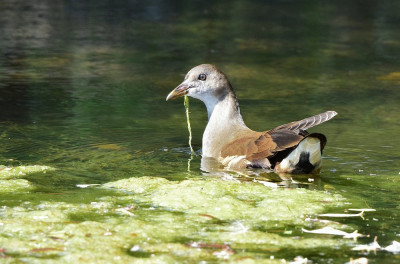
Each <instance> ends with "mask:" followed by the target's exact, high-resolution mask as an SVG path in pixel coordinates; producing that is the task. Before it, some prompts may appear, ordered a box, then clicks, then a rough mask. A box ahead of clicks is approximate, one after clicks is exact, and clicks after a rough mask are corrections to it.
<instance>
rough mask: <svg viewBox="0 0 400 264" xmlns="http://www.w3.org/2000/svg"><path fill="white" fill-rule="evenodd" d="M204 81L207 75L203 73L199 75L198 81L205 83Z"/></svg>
mask: <svg viewBox="0 0 400 264" xmlns="http://www.w3.org/2000/svg"><path fill="white" fill-rule="evenodd" d="M206 79H207V75H205V74H204V73H201V74H199V80H200V81H205V80H206Z"/></svg>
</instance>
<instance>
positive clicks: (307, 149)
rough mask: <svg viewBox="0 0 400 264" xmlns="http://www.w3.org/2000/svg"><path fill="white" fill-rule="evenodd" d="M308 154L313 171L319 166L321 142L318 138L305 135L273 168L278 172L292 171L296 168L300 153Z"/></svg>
mask: <svg viewBox="0 0 400 264" xmlns="http://www.w3.org/2000/svg"><path fill="white" fill-rule="evenodd" d="M302 153H304V154H307V153H308V154H309V160H308V161H309V162H310V164H311V165H313V166H314V171H315V170H318V169H319V168H320V167H321V159H322V155H321V142H320V140H319V139H318V138H315V137H307V138H305V139H304V140H303V141H301V142H300V144H299V145H298V146H297V148H295V149H294V150H293V151H292V152H291V153H290V154H289V155H288V156H287V157H286V158H284V159H283V160H282V162H281V163H280V164H279V165H278V166H277V168H275V170H276V171H278V172H289V173H290V172H293V171H294V170H295V169H297V167H296V165H298V163H299V161H300V156H301V154H302Z"/></svg>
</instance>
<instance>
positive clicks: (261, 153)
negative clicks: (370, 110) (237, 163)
mask: <svg viewBox="0 0 400 264" xmlns="http://www.w3.org/2000/svg"><path fill="white" fill-rule="evenodd" d="M336 114H337V113H336V112H334V111H327V112H325V113H321V114H318V115H315V116H312V117H308V118H305V119H302V120H300V121H295V122H291V123H288V124H285V125H281V126H278V127H276V128H274V129H272V130H269V131H266V132H255V131H252V132H251V133H248V134H246V135H245V136H244V137H241V138H239V139H236V140H234V141H231V142H229V143H228V144H227V145H225V146H224V148H223V149H222V151H221V157H222V158H225V157H228V156H245V157H246V159H247V160H248V161H250V162H256V161H259V160H263V159H265V158H268V159H269V161H270V162H271V165H272V167H274V166H275V164H276V163H277V162H280V161H281V160H282V159H284V158H285V157H286V156H287V155H288V154H289V153H290V152H291V151H292V149H294V148H295V147H296V146H297V145H298V144H299V143H300V142H301V141H302V140H303V139H304V138H306V137H308V136H312V137H317V138H319V139H320V141H321V151H322V150H323V148H324V146H325V144H326V137H325V136H324V135H322V134H318V133H313V134H309V133H308V132H307V131H305V129H308V128H310V127H313V126H316V125H319V124H321V123H323V122H325V121H328V120H329V119H331V118H332V117H334V116H335V115H336Z"/></svg>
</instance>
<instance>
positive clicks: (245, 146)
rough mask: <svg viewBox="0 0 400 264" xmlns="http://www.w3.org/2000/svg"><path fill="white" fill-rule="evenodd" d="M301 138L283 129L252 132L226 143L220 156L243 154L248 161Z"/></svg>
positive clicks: (261, 157)
mask: <svg viewBox="0 0 400 264" xmlns="http://www.w3.org/2000/svg"><path fill="white" fill-rule="evenodd" d="M303 138H304V136H302V135H299V134H297V133H295V132H293V131H290V130H284V129H282V130H279V131H275V132H272V133H270V132H269V131H267V132H253V133H252V134H251V135H248V136H246V137H242V138H240V139H237V140H234V141H232V142H230V143H229V144H227V145H226V146H225V147H224V148H223V149H222V151H221V157H223V158H225V157H228V156H235V155H237V156H242V155H244V156H246V159H247V160H249V161H250V162H252V161H256V160H261V159H264V158H268V157H271V156H273V155H275V153H276V152H279V151H282V150H285V149H288V148H292V147H294V146H296V145H297V144H299V142H300V141H301V140H302V139H303Z"/></svg>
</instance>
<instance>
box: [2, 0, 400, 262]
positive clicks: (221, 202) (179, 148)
mask: <svg viewBox="0 0 400 264" xmlns="http://www.w3.org/2000/svg"><path fill="white" fill-rule="evenodd" d="M399 22H400V3H399V2H395V1H351V2H350V1H334V2H333V1H330V2H327V1H322V2H320V1H269V2H264V1H242V0H235V1H214V2H212V3H211V2H204V1H190V2H187V1H172V0H170V1H156V0H154V1H134V0H132V1H124V2H115V1H103V0H100V1H83V2H82V1H46V0H45V1H39V2H36V1H30V2H27V1H22V0H21V1H20V0H16V1H15V0H13V1H12V0H3V1H1V3H0V39H1V42H0V54H1V56H0V146H1V147H0V173H3V174H1V175H0V180H1V183H0V185H1V186H2V187H1V189H0V205H1V208H0V257H1V259H0V260H1V261H4V262H6V263H19V262H18V261H21V262H27V263H43V262H46V263H47V262H49V263H53V262H57V263H58V262H61V263H63V262H64V263H70V262H76V261H80V262H82V261H84V262H92V263H93V262H98V263H104V262H108V263H112V262H119V263H121V262H132V261H137V262H138V263H177V262H184V263H199V262H201V261H206V262H207V263H218V262H224V261H227V262H229V261H230V262H233V263H285V261H286V263H289V262H291V261H295V258H296V257H297V261H298V262H297V263H306V262H304V261H306V260H305V259H306V258H307V260H308V261H309V262H308V263H346V262H350V261H351V260H356V259H359V260H358V261H366V259H368V260H369V263H398V262H399V261H400V255H399V254H398V252H397V254H396V253H393V252H391V251H390V250H384V249H382V248H385V247H387V246H390V245H391V244H392V243H393V241H400V216H399V213H400V212H399V209H400V202H399V201H400V192H399V186H400V183H399V177H400V139H399V131H400V117H399V114H400V104H399V101H400V91H399V89H400V65H399V61H400V35H399V31H398V24H399ZM201 63H213V64H215V65H217V66H218V67H220V68H221V69H222V70H223V71H224V72H225V73H226V74H227V75H228V77H229V78H230V81H231V83H232V85H233V87H234V88H235V91H236V94H237V96H238V98H239V103H240V106H241V112H242V114H243V117H244V120H245V122H246V124H247V125H248V126H249V127H250V128H252V129H254V130H259V131H262V130H267V129H271V128H273V127H275V126H277V125H280V124H283V123H288V122H290V121H294V120H299V119H302V118H304V117H308V116H311V115H314V114H317V113H320V112H323V111H326V110H335V111H337V112H338V113H339V115H338V116H337V117H335V118H334V119H332V120H331V121H329V122H327V123H324V124H323V125H321V126H318V127H316V128H313V129H312V130H311V131H314V132H321V133H324V134H325V135H326V136H327V138H328V144H327V147H326V149H325V152H324V156H325V159H324V167H323V170H322V172H321V174H320V177H317V178H309V177H308V176H305V177H296V178H294V179H290V178H288V179H286V180H284V181H282V179H280V178H279V177H278V176H277V175H274V174H267V173H261V172H259V171H248V172H244V173H243V172H242V173H237V172H226V171H219V172H218V173H214V174H213V173H211V174H208V173H205V172H203V171H201V170H200V160H201V156H200V155H199V153H200V147H201V136H202V132H203V129H204V127H205V125H206V123H207V114H206V110H205V107H204V105H203V104H202V103H201V102H199V101H195V100H193V99H191V100H190V111H191V115H190V116H191V125H192V129H193V137H194V138H193V144H194V148H195V150H196V151H197V152H196V155H194V156H193V157H191V155H190V150H189V147H188V143H187V141H188V132H187V124H186V120H185V112H184V107H183V100H177V101H173V102H168V103H167V102H165V97H166V96H167V94H168V93H169V92H170V91H171V90H172V89H173V88H174V87H175V86H176V85H178V84H179V83H180V82H181V81H182V79H183V77H184V75H185V74H186V72H187V71H188V70H189V69H190V68H192V67H193V66H195V65H198V64H201ZM188 160H189V161H190V164H189V165H190V168H189V169H188ZM33 165H41V166H47V167H26V166H33ZM21 166H25V167H21ZM12 168H13V169H12ZM348 209H375V210H376V211H368V212H365V213H364V214H363V217H360V216H358V217H339V218H330V217H323V216H320V215H321V214H325V213H340V214H343V213H349V214H357V213H358V211H349V210H348ZM324 227H330V228H334V229H336V230H341V231H345V232H348V233H352V232H354V231H356V230H357V231H358V233H360V234H362V235H364V236H362V237H359V238H357V239H356V240H355V239H349V238H344V237H343V235H342V236H334V235H326V234H312V233H307V232H306V231H304V230H316V229H321V228H324ZM374 238H376V241H377V243H379V245H380V246H381V248H380V249H379V248H378V249H377V248H376V246H375V247H370V248H369V249H370V250H367V248H366V247H365V245H369V244H371V243H373V241H374ZM363 246H364V248H363ZM357 247H358V248H360V247H361V249H363V250H357ZM300 256H301V257H300ZM301 258H302V260H301ZM362 258H365V259H362ZM15 261H16V262H15ZM301 261H303V262H301ZM360 263H365V262H360Z"/></svg>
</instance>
